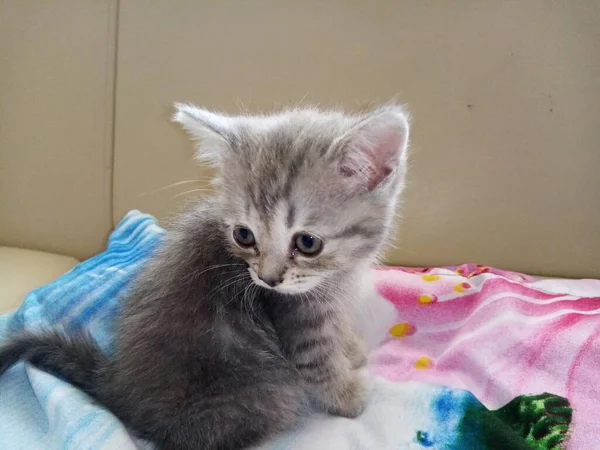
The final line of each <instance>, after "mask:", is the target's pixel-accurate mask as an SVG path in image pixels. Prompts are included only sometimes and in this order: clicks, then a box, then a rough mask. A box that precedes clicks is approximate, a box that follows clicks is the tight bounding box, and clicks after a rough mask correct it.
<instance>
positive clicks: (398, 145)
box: [332, 107, 409, 191]
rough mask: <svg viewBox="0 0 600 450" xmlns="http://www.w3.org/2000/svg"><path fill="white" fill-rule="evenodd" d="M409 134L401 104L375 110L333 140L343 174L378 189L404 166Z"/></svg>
mask: <svg viewBox="0 0 600 450" xmlns="http://www.w3.org/2000/svg"><path fill="white" fill-rule="evenodd" d="M408 135H409V124H408V118H407V115H406V113H405V112H404V110H403V109H402V108H400V107H388V108H384V109H380V110H377V111H374V112H373V113H371V114H369V115H368V116H367V117H366V118H365V119H363V120H362V121H360V122H359V123H358V124H357V125H355V126H354V127H353V128H352V129H351V130H350V131H348V132H347V133H346V134H344V135H343V136H341V137H340V138H338V139H336V141H335V142H334V143H333V145H332V149H333V151H334V152H335V153H334V154H335V155H336V157H337V158H339V159H338V161H339V170H340V172H341V174H342V175H343V176H344V177H346V178H348V179H349V181H353V182H354V183H353V184H356V185H357V186H360V187H362V188H366V189H367V190H368V191H372V190H374V189H376V188H377V187H378V186H380V185H381V184H382V183H383V182H384V181H385V180H387V179H388V178H389V177H390V175H392V174H394V173H395V172H397V171H398V169H401V168H403V167H401V166H402V165H403V164H404V163H405V161H406V147H407V145H408Z"/></svg>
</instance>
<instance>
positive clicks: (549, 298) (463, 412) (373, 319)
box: [0, 211, 600, 450]
mask: <svg viewBox="0 0 600 450" xmlns="http://www.w3.org/2000/svg"><path fill="white" fill-rule="evenodd" d="M163 233H164V231H163V230H162V229H161V228H160V227H158V225H157V224H156V222H155V220H154V219H153V218H152V217H150V216H148V215H144V214H141V213H139V212H137V211H133V212H131V213H129V214H128V215H127V216H126V217H125V218H124V219H123V221H122V222H121V223H120V224H119V225H118V226H117V227H116V229H115V231H114V232H113V233H112V235H111V236H110V238H109V241H108V248H107V250H106V251H105V252H103V253H101V254H99V255H97V256H95V257H93V258H91V259H89V260H88V261H85V262H82V263H81V264H79V265H77V266H76V267H75V268H73V269H72V270H71V271H70V272H68V273H67V274H65V275H63V276H62V277H60V278H59V279H57V280H56V281H54V282H52V283H50V284H49V285H47V286H44V287H42V288H39V289H36V290H34V291H32V292H31V293H30V294H28V295H27V296H26V298H25V301H24V302H23V304H22V306H21V307H20V308H19V310H17V311H16V312H14V313H10V314H7V315H4V316H2V317H0V339H2V338H3V337H5V336H8V335H10V334H12V333H16V332H18V331H20V330H23V329H36V328H39V327H43V326H49V325H52V326H59V327H62V328H63V329H64V330H65V331H66V332H72V331H73V330H77V329H81V328H85V329H87V330H88V331H89V332H90V333H91V334H92V336H93V337H94V338H95V339H96V340H97V341H98V343H99V344H100V345H101V347H102V348H103V349H104V350H105V351H106V352H108V353H110V352H111V344H112V342H111V338H112V335H111V329H112V325H113V323H114V318H115V315H116V314H117V311H118V308H119V302H120V299H121V298H122V294H123V292H124V291H125V290H126V288H127V284H128V283H129V282H130V281H131V280H132V278H133V277H134V276H135V274H136V273H137V271H138V270H139V269H140V268H141V267H142V266H143V264H144V263H145V261H146V260H147V259H148V258H149V257H150V255H151V254H152V252H153V251H154V250H155V249H156V248H157V246H158V245H160V242H161V238H162V236H163ZM373 276H374V280H375V282H376V286H377V288H378V290H379V293H380V294H381V299H380V300H379V301H381V302H382V304H381V305H376V304H373V305H370V310H371V312H373V314H371V315H370V316H369V315H368V314H366V313H365V315H366V316H368V317H369V320H368V321H367V322H366V323H367V326H368V325H369V323H371V324H372V327H373V329H372V330H371V331H372V332H376V333H382V334H383V335H382V336H381V338H383V342H382V344H381V345H379V346H378V347H377V348H376V349H375V350H374V351H373V352H372V354H371V356H370V364H369V367H370V371H371V372H372V374H373V376H374V390H373V394H372V396H371V399H370V400H369V403H368V405H367V407H366V409H365V411H364V413H363V414H362V415H361V416H360V417H359V418H358V419H355V420H349V419H344V418H340V417H332V416H328V415H325V414H314V415H312V416H311V417H309V418H307V419H306V420H305V421H303V422H302V423H299V424H298V425H297V426H296V427H295V428H294V429H292V430H289V432H287V433H285V434H282V435H280V436H276V437H275V438H273V439H272V440H270V441H269V442H265V443H263V444H262V445H260V446H259V447H257V449H261V450H263V449H264V450H284V449H290V450H292V449H293V450H296V449H300V450H302V449H310V450H318V449H327V450H336V449H340V450H341V449H382V450H383V449H394V450H398V449H422V448H428V449H465V450H469V449H495V448H498V449H560V448H571V449H594V448H599V447H598V446H597V442H598V441H599V440H600V425H599V424H598V421H597V417H599V413H600V407H599V405H600V402H599V400H600V398H599V397H600V393H599V392H598V390H596V389H595V384H596V383H595V382H596V380H595V377H594V374H595V372H596V371H597V367H598V365H597V359H598V355H600V348H599V347H600V322H599V321H598V320H597V315H598V314H599V313H600V281H595V280H579V281H570V280H537V279H534V278H531V277H527V276H524V275H520V274H515V273H510V272H503V271H498V270H494V269H492V268H488V267H481V266H470V265H465V266H460V267H450V268H436V269H406V268H380V269H377V270H375V271H374V274H373ZM367 312H368V311H367ZM382 324H383V325H382ZM249 420H251V418H249ZM141 447H150V446H149V445H148V444H147V443H144V442H139V441H136V440H135V439H134V438H133V437H132V436H131V435H130V434H129V433H128V431H127V429H126V428H125V427H124V426H123V425H122V424H121V423H120V422H119V421H118V420H117V419H116V418H115V417H114V416H113V415H112V414H111V413H110V412H109V411H107V410H105V409H103V408H102V407H100V406H98V405H97V404H95V403H93V402H92V401H91V399H90V398H89V397H87V396H86V395H85V394H84V393H82V392H80V391H78V390H77V389H76V388H74V387H73V386H70V385H69V384H67V383H65V382H64V381H62V380H60V379H57V378H55V377H53V376H52V375H49V374H47V373H44V372H42V371H40V370H38V369H36V368H34V367H32V366H31V365H28V364H18V365H16V366H14V367H13V368H12V369H10V370H9V371H8V372H6V373H5V374H4V375H3V376H2V377H1V378H0V448H2V449H7V450H10V449H28V450H30V449H32V450H33V449H114V448H118V449H123V450H127V449H135V448H141Z"/></svg>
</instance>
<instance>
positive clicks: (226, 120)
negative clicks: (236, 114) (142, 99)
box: [172, 103, 235, 165]
mask: <svg viewBox="0 0 600 450" xmlns="http://www.w3.org/2000/svg"><path fill="white" fill-rule="evenodd" d="M174 106H175V110H176V111H175V114H174V115H173V118H172V120H173V122H179V123H180V124H182V125H183V128H184V129H185V130H186V131H187V132H188V133H190V134H191V135H192V137H193V138H194V139H195V140H196V141H198V146H197V152H196V158H197V159H198V160H199V161H205V162H208V163H210V164H213V165H218V164H219V163H220V162H221V161H222V159H223V157H224V156H225V154H226V152H229V151H231V145H230V143H231V142H232V140H233V139H234V137H235V118H233V117H228V116H224V115H222V114H217V113H214V112H211V111H208V110H206V109H203V108H199V107H197V106H194V105H190V104H185V103H175V105H174Z"/></svg>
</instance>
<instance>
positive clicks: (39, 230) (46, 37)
mask: <svg viewBox="0 0 600 450" xmlns="http://www.w3.org/2000/svg"><path fill="white" fill-rule="evenodd" d="M116 6H117V2H116V1H106V0H102V1H64V0H60V1H50V2H46V1H41V0H40V1H33V0H2V1H0V245H14V246H20V247H28V248H35V249H42V250H48V251H53V252H57V253H63V254H67V255H76V256H79V257H85V256H89V255H91V254H93V253H95V252H97V251H98V250H100V249H101V248H102V247H103V245H104V240H105V238H106V236H107V235H108V231H109V228H110V224H111V220H112V213H111V192H110V191H111V188H112V186H111V183H112V177H111V171H112V124H113V122H112V113H113V92H114V43H115V35H116V21H115V18H116Z"/></svg>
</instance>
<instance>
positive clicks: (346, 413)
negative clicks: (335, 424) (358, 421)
mask: <svg viewBox="0 0 600 450" xmlns="http://www.w3.org/2000/svg"><path fill="white" fill-rule="evenodd" d="M371 388H372V387H371V382H370V379H369V378H368V376H366V375H365V373H364V371H359V370H353V371H352V373H351V376H350V378H348V379H347V380H345V382H343V383H340V384H339V385H338V386H337V389H336V392H335V395H334V396H333V398H332V400H333V401H332V402H331V404H330V405H329V407H328V412H329V413H330V414H333V415H336V416H342V417H348V418H350V419H353V418H355V417H358V416H360V414H361V413H362V412H363V410H364V409H365V406H366V404H367V400H368V399H369V395H370V393H371Z"/></svg>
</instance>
